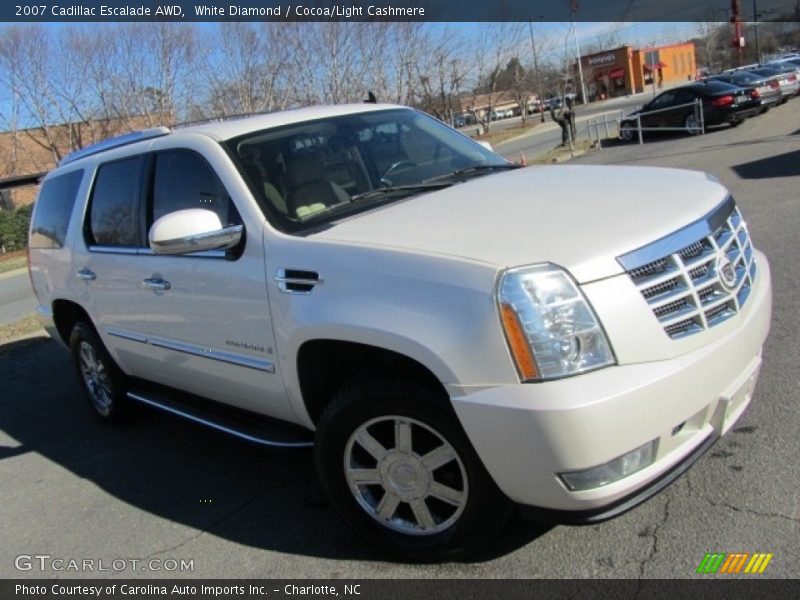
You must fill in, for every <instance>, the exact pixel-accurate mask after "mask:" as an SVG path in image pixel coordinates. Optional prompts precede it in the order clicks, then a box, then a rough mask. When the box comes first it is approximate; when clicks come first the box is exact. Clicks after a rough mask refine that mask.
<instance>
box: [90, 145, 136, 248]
mask: <svg viewBox="0 0 800 600" xmlns="http://www.w3.org/2000/svg"><path fill="white" fill-rule="evenodd" d="M140 163H141V159H140V157H138V156H137V157H134V158H127V159H125V160H119V161H116V162H112V163H107V164H105V165H102V166H100V168H99V169H98V170H97V178H96V179H95V183H94V190H93V191H92V200H91V208H90V209H89V212H90V214H89V223H88V225H89V227H88V232H87V233H88V235H87V238H88V242H89V243H90V244H94V245H97V246H123V247H128V248H131V247H136V246H138V244H139V227H138V205H139V184H138V181H139V165H140Z"/></svg>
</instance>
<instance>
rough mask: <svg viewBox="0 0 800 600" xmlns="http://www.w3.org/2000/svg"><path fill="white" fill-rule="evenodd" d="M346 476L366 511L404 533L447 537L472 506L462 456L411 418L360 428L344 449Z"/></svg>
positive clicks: (395, 418)
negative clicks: (452, 526) (469, 502)
mask: <svg viewBox="0 0 800 600" xmlns="http://www.w3.org/2000/svg"><path fill="white" fill-rule="evenodd" d="M344 471H345V477H346V480H347V484H348V487H349V488H350V491H351V492H352V494H353V496H354V497H355V499H356V501H357V502H358V504H359V505H360V506H361V508H363V509H364V510H365V511H366V512H367V514H369V515H370V516H371V517H372V518H373V519H375V520H377V521H378V522H379V523H381V524H382V525H384V526H385V527H388V528H389V529H392V530H394V531H397V532H400V533H404V534H411V535H433V534H436V533H439V532H441V531H444V530H445V529H447V528H448V527H450V526H451V525H453V524H454V523H455V522H456V521H457V520H458V518H459V517H460V516H461V514H462V512H463V511H464V507H465V506H466V504H467V498H468V493H469V487H468V482H467V472H466V469H465V468H464V464H463V462H462V461H461V458H460V457H459V456H458V453H457V452H456V451H455V449H454V448H453V446H452V445H451V444H450V443H449V442H448V441H447V440H446V439H445V438H444V437H443V436H442V435H441V434H439V433H438V432H436V431H435V430H434V429H432V428H431V427H429V426H428V425H425V424H424V423H422V422H420V421H417V420H415V419H412V418H409V417H403V416H381V417H378V418H375V419H372V420H370V421H367V422H366V423H364V424H362V425H361V426H360V427H358V429H356V430H355V432H353V434H352V435H351V436H350V438H349V440H348V442H347V445H346V447H345V453H344Z"/></svg>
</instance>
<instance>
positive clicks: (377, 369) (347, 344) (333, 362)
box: [296, 339, 450, 425]
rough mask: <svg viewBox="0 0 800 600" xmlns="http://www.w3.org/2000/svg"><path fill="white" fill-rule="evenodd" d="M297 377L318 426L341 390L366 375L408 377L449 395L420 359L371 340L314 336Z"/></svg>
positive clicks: (299, 360) (302, 356) (304, 349)
mask: <svg viewBox="0 0 800 600" xmlns="http://www.w3.org/2000/svg"><path fill="white" fill-rule="evenodd" d="M296 366H297V379H298V384H299V389H300V393H301V396H302V401H303V405H304V406H305V409H306V412H307V413H308V416H309V418H310V419H311V421H312V422H313V423H314V424H315V425H316V424H317V422H318V421H319V418H320V415H321V414H322V411H323V410H324V409H325V406H326V405H327V404H328V403H329V402H330V400H331V398H332V397H333V396H334V394H335V393H336V391H337V390H339V389H341V388H342V387H343V386H345V385H348V384H350V383H352V382H354V381H357V380H359V379H362V378H379V377H386V378H395V379H397V378H407V379H409V380H413V381H416V382H418V383H421V384H423V385H425V386H427V387H429V388H431V389H433V390H435V391H437V392H441V393H440V394H439V395H440V396H441V398H443V399H448V400H447V404H448V406H449V405H450V402H449V396H448V394H447V391H446V389H445V387H444V384H443V383H442V381H441V379H440V377H438V376H437V375H436V374H434V371H433V370H431V369H430V368H429V367H428V366H426V365H425V364H423V363H422V362H421V361H419V360H417V359H416V358H412V357H410V356H408V355H406V354H404V353H401V352H397V351H395V350H390V349H387V348H384V347H381V346H375V345H372V344H367V343H360V342H354V341H346V340H337V339H313V340H308V341H306V342H304V343H303V344H302V345H301V346H300V348H299V349H298V352H297V363H296Z"/></svg>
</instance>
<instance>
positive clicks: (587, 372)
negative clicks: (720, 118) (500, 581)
mask: <svg viewBox="0 0 800 600" xmlns="http://www.w3.org/2000/svg"><path fill="white" fill-rule="evenodd" d="M620 182H624V185H621V184H620ZM30 247H31V249H30V265H31V276H32V281H33V284H34V288H35V291H36V294H37V296H38V298H39V303H40V305H39V312H40V314H41V316H42V318H43V319H44V320H45V322H46V324H47V325H48V328H49V331H50V332H51V334H52V335H53V337H55V338H56V339H58V340H61V341H62V342H63V343H64V344H66V345H67V346H69V347H70V348H71V350H72V352H73V354H74V358H75V364H76V367H77V369H78V372H79V373H80V376H81V381H82V383H83V386H84V389H85V392H86V395H87V397H88V399H89V400H90V402H91V405H92V406H93V407H94V409H95V411H96V412H97V413H98V414H99V415H101V416H103V417H105V418H106V419H108V420H116V419H118V418H120V417H121V416H123V414H125V411H126V409H128V408H129V406H130V405H131V404H136V403H144V404H148V405H151V406H155V407H157V408H161V409H164V410H167V411H170V412H172V413H175V414H177V415H181V416H184V417H188V418H189V419H192V420H194V421H197V422H200V423H203V424H206V425H210V426H212V427H215V428H217V429H221V430H223V431H226V432H228V433H231V434H233V435H238V436H240V437H243V438H245V439H248V440H250V441H252V442H256V443H262V444H267V445H276V446H308V445H312V444H313V445H314V448H315V460H316V465H317V467H318V471H319V476H320V479H321V481H322V485H323V487H324V489H325V491H326V492H327V494H328V496H329V497H330V500H331V502H332V503H333V504H334V505H335V506H336V508H337V509H338V510H339V511H340V512H341V514H342V516H343V517H344V518H345V519H346V520H347V521H348V522H349V523H350V524H351V525H352V526H353V527H354V528H355V529H357V530H358V531H359V532H360V533H362V534H364V535H365V536H366V537H367V538H369V539H370V540H371V541H373V542H374V543H376V544H378V545H380V546H381V547H383V548H386V549H388V550H390V551H393V552H395V553H397V554H400V555H403V556H412V557H417V558H425V559H433V558H442V557H447V556H453V555H455V554H457V553H463V552H468V551H470V550H472V549H474V548H476V547H477V546H479V545H480V544H482V543H484V542H485V541H486V540H488V539H489V538H490V537H491V536H492V535H494V534H495V533H496V532H497V531H498V530H499V529H500V527H501V525H502V524H503V522H504V521H505V519H506V517H507V516H508V514H509V511H510V509H511V507H512V506H515V505H516V506H522V507H523V508H526V509H527V510H528V512H530V513H531V514H533V515H535V516H536V517H537V518H540V519H549V520H552V519H556V520H558V521H583V522H586V521H597V520H601V519H604V518H608V517H611V516H614V515H617V514H620V513H621V512H624V511H625V510H627V509H629V508H631V507H632V506H634V505H635V504H636V503H638V502H641V501H642V500H644V499H646V498H647V497H649V496H650V495H652V494H653V493H655V492H656V491H658V490H660V489H661V488H663V487H664V486H665V485H667V484H668V483H669V482H670V481H672V480H673V479H675V478H676V477H677V476H678V475H679V474H680V473H682V472H683V471H684V470H685V469H686V468H688V466H689V465H690V464H691V463H692V462H693V460H695V459H696V458H697V457H699V456H700V455H701V454H702V453H703V452H704V451H705V450H706V449H707V448H708V447H709V446H710V445H711V444H712V443H713V442H714V441H715V439H716V438H717V437H718V436H720V435H722V434H724V433H725V432H726V431H727V430H728V429H730V427H731V426H732V424H733V423H734V422H735V421H736V420H737V419H738V418H739V416H740V415H741V414H742V412H743V411H744V410H745V408H746V406H747V404H748V403H749V402H750V399H751V396H752V393H753V388H754V385H755V382H756V378H757V376H758V372H759V367H760V364H761V348H762V345H763V343H764V340H765V338H766V336H767V332H768V329H769V323H770V307H771V292H770V272H769V265H768V263H767V260H766V258H765V257H764V256H763V255H762V254H761V253H759V252H758V251H757V250H755V249H754V248H753V246H752V244H751V242H750V237H749V234H748V231H747V228H746V226H745V222H744V220H743V219H742V216H741V214H740V212H739V210H738V209H737V207H736V205H735V204H734V201H733V199H732V198H731V196H730V195H729V193H728V192H727V191H726V190H725V188H723V187H722V186H721V185H720V184H719V183H718V182H717V181H716V180H715V179H714V178H713V177H710V176H708V175H706V174H703V173H699V172H691V171H679V170H666V169H654V168H612V167H575V166H554V167H529V168H517V165H513V164H511V163H508V162H507V161H505V160H504V159H502V158H500V157H499V156H497V155H496V154H494V153H492V152H491V151H489V150H487V149H486V148H484V147H482V146H481V145H479V144H477V143H475V142H474V141H472V140H471V139H469V138H468V137H465V136H464V135H462V134H460V133H458V132H456V131H454V130H453V129H451V128H449V127H447V126H446V125H444V124H442V123H440V122H438V121H436V120H434V119H432V118H430V117H428V116H426V115H424V114H422V113H420V112H418V111H415V110H412V109H408V108H403V107H398V106H386V105H374V104H365V105H356V106H337V107H325V108H309V109H302V110H294V111H288V112H283V113H277V114H270V115H262V116H256V117H249V118H241V119H234V120H229V121H224V122H209V123H205V124H198V125H194V126H189V127H184V128H175V129H173V130H170V129H167V128H158V129H153V130H147V131H143V132H140V133H137V134H131V135H128V136H124V137H121V138H115V139H112V140H109V141H107V142H104V143H101V144H99V145H96V146H92V147H89V148H86V149H84V150H81V151H79V152H77V153H75V154H73V155H71V156H69V157H67V158H66V159H64V160H63V161H62V162H61V164H60V165H59V167H58V168H56V169H55V170H54V171H53V172H52V173H50V174H49V175H48V176H47V177H46V179H45V181H44V183H43V185H42V189H41V192H40V195H39V199H38V201H37V203H36V208H35V211H34V215H33V222H32V227H31V238H30Z"/></svg>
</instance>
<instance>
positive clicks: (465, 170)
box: [423, 164, 522, 183]
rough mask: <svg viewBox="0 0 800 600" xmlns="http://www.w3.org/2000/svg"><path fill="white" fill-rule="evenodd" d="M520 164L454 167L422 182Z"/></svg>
mask: <svg viewBox="0 0 800 600" xmlns="http://www.w3.org/2000/svg"><path fill="white" fill-rule="evenodd" d="M520 167H522V165H515V164H505V165H473V166H471V167H464V168H463V169H456V170H455V171H453V172H452V173H445V174H444V175H437V176H436V177H431V178H430V179H426V180H425V181H424V182H423V183H430V182H433V181H439V180H441V179H450V178H452V177H460V176H462V175H471V174H473V173H475V174H479V173H487V172H490V171H508V170H511V169H519V168H520Z"/></svg>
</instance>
